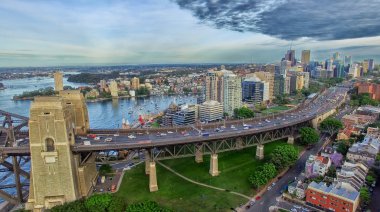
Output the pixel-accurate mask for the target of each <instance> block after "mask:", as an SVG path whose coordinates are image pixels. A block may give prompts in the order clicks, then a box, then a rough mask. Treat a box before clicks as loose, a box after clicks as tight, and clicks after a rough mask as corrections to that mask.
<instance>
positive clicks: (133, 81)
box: [131, 77, 140, 90]
mask: <svg viewBox="0 0 380 212" xmlns="http://www.w3.org/2000/svg"><path fill="white" fill-rule="evenodd" d="M139 88H140V79H139V78H137V77H133V78H132V79H131V90H137V89H139Z"/></svg>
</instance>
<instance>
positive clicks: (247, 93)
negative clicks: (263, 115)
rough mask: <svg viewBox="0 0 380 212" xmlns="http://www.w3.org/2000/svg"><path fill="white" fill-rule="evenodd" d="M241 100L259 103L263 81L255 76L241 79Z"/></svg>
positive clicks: (261, 97)
mask: <svg viewBox="0 0 380 212" xmlns="http://www.w3.org/2000/svg"><path fill="white" fill-rule="evenodd" d="M242 90H243V101H246V102H252V103H254V104H261V103H262V102H263V96H264V83H263V82H262V81H261V80H260V79H259V78H257V77H255V76H254V77H250V78H247V79H245V80H244V81H243V83H242Z"/></svg>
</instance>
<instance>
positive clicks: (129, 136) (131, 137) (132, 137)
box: [128, 135, 136, 139]
mask: <svg viewBox="0 0 380 212" xmlns="http://www.w3.org/2000/svg"><path fill="white" fill-rule="evenodd" d="M128 138H130V139H134V138H136V136H134V135H128Z"/></svg>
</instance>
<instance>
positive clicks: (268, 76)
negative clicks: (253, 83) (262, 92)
mask: <svg viewBox="0 0 380 212" xmlns="http://www.w3.org/2000/svg"><path fill="white" fill-rule="evenodd" d="M252 75H253V76H256V77H257V78H259V79H260V80H261V81H264V82H267V83H268V98H269V100H273V99H274V89H273V87H274V73H269V72H265V71H258V72H255V73H253V74H247V77H250V76H252Z"/></svg>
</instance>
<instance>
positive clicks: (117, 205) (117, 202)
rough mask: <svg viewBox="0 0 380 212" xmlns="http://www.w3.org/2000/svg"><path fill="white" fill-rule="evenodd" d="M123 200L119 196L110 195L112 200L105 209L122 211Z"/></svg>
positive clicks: (123, 206) (111, 211)
mask: <svg viewBox="0 0 380 212" xmlns="http://www.w3.org/2000/svg"><path fill="white" fill-rule="evenodd" d="M125 207H126V204H125V201H124V200H123V199H122V198H121V197H119V196H112V201H111V202H110V204H109V206H108V208H107V210H108V211H109V212H123V211H125Z"/></svg>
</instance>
